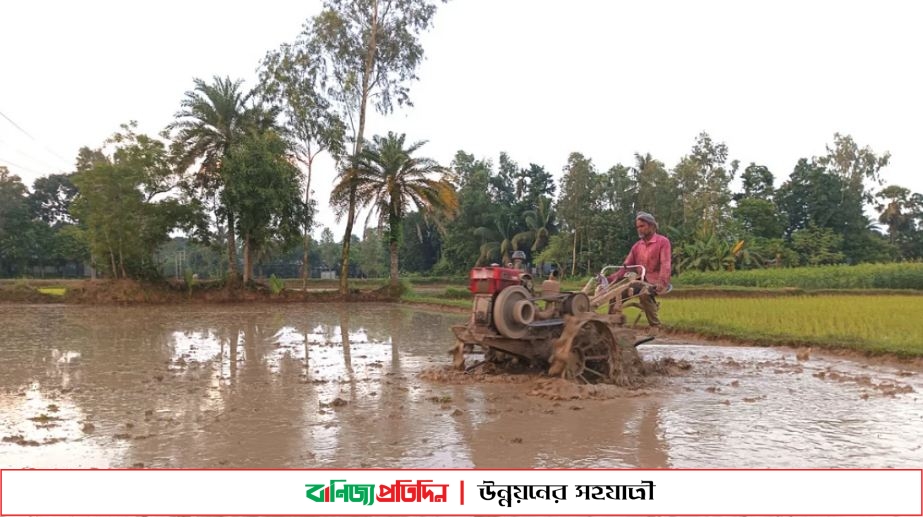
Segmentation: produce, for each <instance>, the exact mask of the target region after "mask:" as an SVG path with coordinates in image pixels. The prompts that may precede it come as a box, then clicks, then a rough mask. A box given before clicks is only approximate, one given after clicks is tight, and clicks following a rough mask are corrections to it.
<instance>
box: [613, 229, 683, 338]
mask: <svg viewBox="0 0 923 517" xmlns="http://www.w3.org/2000/svg"><path fill="white" fill-rule="evenodd" d="M635 229H637V230H638V237H639V240H638V242H636V243H635V245H634V246H632V247H631V251H630V252H628V256H627V257H625V262H623V264H624V265H626V266H644V269H645V277H644V280H646V281H647V282H648V283H650V284H653V287H651V293H650V294H648V293H645V294H642V295H641V296H640V300H639V301H640V302H641V308H642V309H644V314H645V316H647V322H648V323H649V324H650V326H651V328H653V329H659V328H660V318H658V317H657V312H658V310H659V309H660V302H658V301H657V300H656V298H655V297H654V295H656V294H657V293H666V292H667V291H668V290H669V286H670V271H671V268H672V261H671V252H672V248H671V246H670V239H667V238H666V237H664V236H663V235H660V234H659V233H657V220H656V219H654V216H653V215H651V214H649V213H647V212H638V215H637V217H635ZM628 271H629V270H628V269H619V270H618V272H616V273H613V274H612V275H609V278H608V279H609V281H610V282H615V281H618V280H620V279H621V278H622V277H623V276H625V273H626V272H628Z"/></svg>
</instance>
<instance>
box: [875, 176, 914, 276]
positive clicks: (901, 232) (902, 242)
mask: <svg viewBox="0 0 923 517" xmlns="http://www.w3.org/2000/svg"><path fill="white" fill-rule="evenodd" d="M875 197H876V199H878V202H877V203H876V205H875V208H876V209H877V210H878V213H879V214H880V215H879V216H878V222H880V223H882V224H884V225H886V226H887V227H888V241H889V242H890V243H891V244H892V245H894V246H896V247H897V249H898V250H899V252H900V255H901V258H904V259H910V258H918V256H917V253H918V251H917V247H918V246H917V243H918V242H919V241H920V237H921V235H920V234H921V230H923V228H920V227H919V223H918V221H920V219H921V218H923V195H921V194H918V193H915V194H911V193H910V190H909V189H906V188H904V187H901V186H898V185H889V186H887V187H885V188H883V189H882V190H881V191H880V192H878V193H877V194H876V196H875Z"/></svg>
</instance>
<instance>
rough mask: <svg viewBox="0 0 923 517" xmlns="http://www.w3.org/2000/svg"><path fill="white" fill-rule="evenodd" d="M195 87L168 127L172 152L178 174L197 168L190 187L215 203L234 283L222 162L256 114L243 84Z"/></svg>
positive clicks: (217, 80)
mask: <svg viewBox="0 0 923 517" xmlns="http://www.w3.org/2000/svg"><path fill="white" fill-rule="evenodd" d="M194 84H195V87H194V88H193V89H192V90H190V91H187V92H186V94H185V97H184V98H183V100H182V102H181V103H180V110H179V111H178V112H177V113H176V115H175V118H176V120H175V121H174V122H173V123H171V124H170V125H169V126H167V129H168V130H169V131H175V134H174V136H173V142H174V144H173V145H174V149H173V150H174V153H175V155H176V158H177V163H178V169H179V170H180V171H185V170H188V169H189V168H190V167H192V166H193V165H195V164H198V166H197V167H196V168H195V169H194V174H193V184H194V186H195V187H197V188H199V189H201V190H202V191H203V192H204V193H205V195H206V197H208V198H211V199H217V200H218V210H217V213H218V216H219V217H221V216H223V217H224V218H225V222H226V224H227V240H228V243H227V244H228V276H229V278H230V280H231V281H232V282H233V281H235V280H236V278H237V243H236V241H235V239H234V233H235V214H234V210H232V209H231V208H230V207H228V206H226V204H225V203H223V202H222V200H221V194H220V193H221V191H222V188H223V186H224V183H225V181H224V178H223V177H222V175H221V163H222V160H223V159H224V158H225V157H226V156H227V154H228V152H229V151H230V149H231V147H232V146H233V145H234V144H235V143H236V142H238V141H239V140H241V138H242V136H243V135H244V134H245V131H246V128H247V127H252V124H253V119H254V113H253V112H252V111H251V109H250V108H248V106H247V104H248V102H249V100H250V97H251V95H252V92H245V91H243V89H242V81H241V80H236V81H232V80H231V79H230V78H228V77H225V78H221V77H218V76H215V77H214V78H212V82H211V83H206V82H205V81H204V80H202V79H199V78H196V79H194Z"/></svg>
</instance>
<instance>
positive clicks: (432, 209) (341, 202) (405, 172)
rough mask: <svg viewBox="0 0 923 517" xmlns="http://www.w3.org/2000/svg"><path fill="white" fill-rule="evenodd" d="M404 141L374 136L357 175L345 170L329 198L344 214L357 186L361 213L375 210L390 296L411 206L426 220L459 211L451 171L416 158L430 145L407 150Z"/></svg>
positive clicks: (394, 288) (372, 213) (419, 144)
mask: <svg viewBox="0 0 923 517" xmlns="http://www.w3.org/2000/svg"><path fill="white" fill-rule="evenodd" d="M405 138H406V135H404V134H400V135H397V134H395V133H393V132H388V135H387V136H385V137H381V136H375V137H374V138H373V139H372V142H371V144H370V145H369V146H368V147H366V148H365V149H364V150H363V151H362V153H361V154H360V155H359V161H358V167H357V168H356V169H355V170H354V171H353V173H352V174H351V173H350V171H349V170H345V169H344V170H343V171H341V172H340V174H339V176H338V178H337V183H336V185H335V186H334V188H333V192H332V193H331V194H330V199H331V204H333V205H334V206H336V207H341V210H340V213H342V212H343V211H344V210H343V208H345V207H346V206H348V202H349V197H350V187H352V186H354V187H355V195H356V206H357V208H358V209H360V210H361V209H365V208H369V207H371V211H370V212H369V217H373V216H376V215H377V216H378V224H379V226H386V227H387V229H388V245H389V250H390V255H391V271H390V279H391V284H390V285H391V292H392V294H395V293H397V292H398V290H399V278H398V255H397V250H398V245H399V244H400V240H401V222H402V221H403V220H404V217H405V216H406V215H407V214H408V213H409V210H410V208H411V205H414V206H416V208H417V209H418V210H420V212H422V213H423V215H424V216H426V217H433V216H437V215H446V214H450V213H452V212H454V210H455V209H457V208H458V198H457V197H456V195H455V186H454V185H453V183H452V181H451V180H452V177H451V176H450V174H451V171H450V170H449V169H447V168H445V167H442V166H441V165H439V164H438V163H436V161H434V160H432V159H430V158H417V157H414V156H413V154H414V153H415V152H416V151H418V150H419V149H420V148H421V147H422V146H423V145H424V144H426V142H425V141H420V142H416V143H413V144H411V145H410V146H409V147H407V148H405V147H404V145H405V143H404V142H405ZM434 220H436V221H437V223H438V221H439V219H438V218H434Z"/></svg>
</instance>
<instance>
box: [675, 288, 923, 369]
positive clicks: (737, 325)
mask: <svg viewBox="0 0 923 517" xmlns="http://www.w3.org/2000/svg"><path fill="white" fill-rule="evenodd" d="M661 303H662V316H661V318H662V319H663V320H664V323H665V324H666V325H668V326H670V327H672V328H674V329H678V330H684V331H689V332H697V333H702V334H706V335H712V336H724V337H730V338H738V339H744V340H753V341H756V342H760V343H779V344H786V343H790V344H814V345H819V346H832V347H846V348H854V349H858V350H863V351H868V352H888V353H894V354H898V355H915V356H919V355H923V325H920V324H919V322H918V318H919V315H920V314H923V297H921V296H904V295H892V296H876V295H822V296H821V295H818V296H788V297H773V298H759V297H754V298H700V299H694V298H688V299H669V298H668V297H664V299H663V300H662V302H661Z"/></svg>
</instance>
